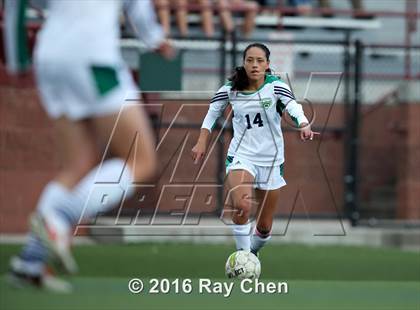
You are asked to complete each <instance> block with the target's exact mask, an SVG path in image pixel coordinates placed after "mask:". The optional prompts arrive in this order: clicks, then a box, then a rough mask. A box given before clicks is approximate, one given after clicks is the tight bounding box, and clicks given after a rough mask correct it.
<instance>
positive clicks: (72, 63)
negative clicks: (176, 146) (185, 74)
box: [5, 0, 173, 292]
mask: <svg viewBox="0 0 420 310" xmlns="http://www.w3.org/2000/svg"><path fill="white" fill-rule="evenodd" d="M25 2H26V1H23V0H22V1H16V0H11V1H6V6H5V8H6V14H5V16H6V20H5V23H6V27H5V28H6V35H5V39H6V46H7V53H6V55H7V56H8V65H9V66H8V68H9V71H11V72H16V71H18V69H19V68H20V66H19V65H18V64H17V63H16V60H20V58H19V57H14V55H13V52H16V53H19V49H18V45H16V44H14V43H15V42H17V40H18V38H19V35H18V33H16V32H15V26H17V22H18V21H22V18H21V17H22V16H23V15H22V14H23V13H22V10H25V7H24V5H25ZM48 9H49V14H48V19H47V20H46V22H45V24H44V26H43V29H42V30H41V32H40V33H39V36H38V40H37V45H36V47H35V52H34V69H35V74H36V81H37V85H38V89H39V92H40V95H41V99H42V100H41V101H42V105H43V106H44V108H45V110H46V112H47V113H48V115H49V116H50V117H51V118H52V119H53V121H54V127H55V131H56V133H57V135H58V137H57V143H58V145H57V146H58V150H57V151H58V153H59V156H60V160H61V169H60V171H59V173H58V175H56V177H55V178H54V179H53V180H51V181H50V182H49V183H48V184H47V185H46V186H45V188H44V190H43V192H42V194H41V196H40V198H39V201H38V205H37V207H36V211H35V212H34V214H33V215H32V217H31V219H30V223H31V233H30V235H29V239H28V241H27V243H26V244H25V246H24V247H23V249H22V251H21V253H20V254H19V255H18V256H16V257H13V258H12V260H11V264H10V270H11V272H10V274H9V279H10V280H11V282H12V283H13V284H15V285H16V286H24V285H27V284H33V285H36V286H39V287H43V288H47V289H51V290H55V291H62V292H67V291H70V290H71V286H70V285H69V283H67V282H65V281H63V280H60V279H58V278H55V277H53V276H52V275H50V274H49V272H48V271H47V270H48V268H47V265H48V263H49V262H50V261H51V259H52V261H53V262H58V263H59V264H60V265H61V267H62V269H63V270H64V271H67V272H68V273H74V272H76V271H77V265H76V262H75V260H74V258H73V256H72V253H71V251H70V244H71V240H72V235H73V229H74V226H75V225H76V224H77V223H79V221H80V220H81V217H83V220H89V219H91V218H94V217H95V216H96V215H97V214H98V213H100V212H105V211H107V210H108V209H109V208H112V207H114V205H115V204H116V203H118V202H120V199H121V195H124V194H125V195H128V194H130V193H132V189H130V185H131V184H132V183H133V182H142V181H145V180H147V179H149V178H150V177H152V176H153V174H154V171H155V166H156V156H155V145H154V138H153V134H152V131H151V128H150V125H149V122H148V119H147V116H146V114H145V112H144V110H143V109H142V107H141V106H140V105H138V104H131V105H129V106H128V107H124V100H125V99H126V97H127V95H128V94H129V93H130V92H131V93H132V92H135V91H136V86H135V84H134V82H133V80H132V78H131V76H130V73H129V70H128V69H127V67H126V66H125V64H124V63H123V59H122V56H121V53H120V46H119V38H120V31H119V14H120V10H121V9H123V10H124V12H125V13H126V15H127V18H128V19H129V21H130V22H131V23H132V25H133V27H134V28H135V30H136V31H137V34H138V37H139V38H140V39H141V40H142V41H143V42H144V43H145V44H146V45H147V46H148V47H150V48H151V49H154V50H157V51H158V52H160V53H161V54H162V55H164V56H166V57H171V56H172V54H173V50H172V48H171V46H170V45H169V44H168V42H167V41H166V40H165V37H164V33H163V31H162V29H161V27H160V25H159V24H158V23H157V21H156V16H155V12H154V10H153V7H152V4H151V3H150V1H148V0H138V1H137V0H127V1H118V0H107V1H100V0H89V1H85V0H72V1H51V2H50V3H49V7H48ZM21 28H22V27H21ZM22 29H23V28H22ZM14 61H15V63H13V62H14ZM117 119H118V125H117V126H115V125H116V121H117ZM114 126H115V127H114ZM111 134H112V138H110V136H111ZM136 135H137V138H138V139H137V140H136V143H137V150H136V152H135V154H134V155H133V158H131V160H130V161H127V162H126V156H127V155H128V154H129V149H130V146H131V144H132V143H133V138H134V137H135V136H136ZM108 140H109V145H108V150H109V151H110V152H111V153H112V154H113V155H114V156H115V158H112V159H106V160H103V161H101V158H102V155H103V154H102V152H100V151H98V148H97V145H98V144H102V145H106V143H108ZM45 147H49V146H45ZM134 167H135V169H134ZM97 180H101V181H105V182H106V181H114V180H117V182H118V183H119V184H117V185H116V186H111V187H108V188H104V189H103V192H101V193H91V190H92V188H93V185H94V184H95V182H96V181H97ZM90 193H91V194H90ZM92 195H93V196H94V197H92ZM95 195H97V196H98V197H95ZM105 195H106V203H104V201H102V200H101V197H104V196H105ZM88 198H89V202H88V204H86V201H87V200H88ZM95 198H97V199H95ZM85 204H86V205H85Z"/></svg>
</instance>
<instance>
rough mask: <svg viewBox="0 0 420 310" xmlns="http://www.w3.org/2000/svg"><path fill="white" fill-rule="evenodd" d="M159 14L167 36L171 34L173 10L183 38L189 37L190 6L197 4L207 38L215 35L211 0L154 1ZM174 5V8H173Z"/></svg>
mask: <svg viewBox="0 0 420 310" xmlns="http://www.w3.org/2000/svg"><path fill="white" fill-rule="evenodd" d="M154 2H155V5H156V10H157V14H158V17H159V20H160V23H161V24H162V27H163V29H164V32H165V34H166V35H167V36H169V35H170V33H171V16H170V11H171V8H172V9H173V10H174V12H175V19H176V25H177V27H178V30H179V33H180V35H181V36H187V35H188V34H189V30H188V4H189V3H192V4H197V5H199V6H200V14H201V24H202V27H203V31H204V33H205V34H206V36H208V37H211V36H213V35H214V25H213V20H212V9H211V3H210V0H194V1H189V3H188V1H187V0H172V1H170V0H154ZM171 4H172V6H171Z"/></svg>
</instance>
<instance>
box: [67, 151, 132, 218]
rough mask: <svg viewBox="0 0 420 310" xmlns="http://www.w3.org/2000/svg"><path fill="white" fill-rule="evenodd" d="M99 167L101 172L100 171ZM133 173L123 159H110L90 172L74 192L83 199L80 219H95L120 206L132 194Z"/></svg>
mask: <svg viewBox="0 0 420 310" xmlns="http://www.w3.org/2000/svg"><path fill="white" fill-rule="evenodd" d="M98 169H99V173H98ZM132 183H133V175H132V171H131V169H130V167H129V166H128V165H126V164H125V162H124V161H123V160H121V159H109V160H106V161H104V162H103V163H102V165H99V166H98V167H97V168H95V169H93V170H92V171H91V172H89V173H88V174H87V175H86V176H85V177H84V179H83V180H81V181H80V182H79V184H77V185H76V187H75V188H74V189H73V191H72V193H73V195H74V196H75V197H77V198H78V199H79V200H80V201H82V202H83V203H82V205H81V207H82V210H81V211H80V212H79V218H78V222H79V221H80V220H93V219H95V218H97V216H98V215H99V214H100V213H104V212H106V211H109V210H110V209H112V208H115V207H116V206H118V205H119V204H120V203H121V202H122V199H123V198H124V197H125V196H128V197H129V196H131V195H132V194H133V192H134V188H133V187H132Z"/></svg>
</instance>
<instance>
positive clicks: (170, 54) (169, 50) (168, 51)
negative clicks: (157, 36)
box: [156, 40, 176, 59]
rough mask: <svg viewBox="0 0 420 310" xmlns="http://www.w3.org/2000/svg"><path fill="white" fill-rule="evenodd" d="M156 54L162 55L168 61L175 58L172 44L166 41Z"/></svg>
mask: <svg viewBox="0 0 420 310" xmlns="http://www.w3.org/2000/svg"><path fill="white" fill-rule="evenodd" d="M156 52H157V53H159V54H160V55H162V56H163V57H164V58H166V59H174V58H175V55H176V53H175V50H174V48H173V47H172V45H171V43H170V42H169V41H168V40H164V41H163V42H162V43H161V44H160V45H159V46H158V48H157V49H156Z"/></svg>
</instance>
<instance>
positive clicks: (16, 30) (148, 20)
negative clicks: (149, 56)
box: [4, 0, 164, 72]
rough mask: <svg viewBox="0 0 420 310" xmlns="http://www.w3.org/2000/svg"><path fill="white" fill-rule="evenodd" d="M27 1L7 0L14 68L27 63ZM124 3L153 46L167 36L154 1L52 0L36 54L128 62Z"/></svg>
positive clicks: (8, 53) (9, 46)
mask: <svg viewBox="0 0 420 310" xmlns="http://www.w3.org/2000/svg"><path fill="white" fill-rule="evenodd" d="M25 4H27V1H25V0H6V4H5V11H6V13H5V36H4V39H5V46H6V56H7V57H6V60H7V64H8V69H9V71H10V72H17V71H19V70H20V69H21V68H23V67H24V64H21V63H22V62H23V61H24V60H25V59H23V57H22V55H23V54H24V53H23V52H24V48H25V42H23V41H22V39H23V38H24V37H25V34H24V31H25V28H24V22H25V19H24V16H25V13H24V12H25V9H26V5H25ZM121 6H123V7H124V11H125V12H126V14H127V16H128V18H129V21H130V22H131V23H132V25H133V28H134V29H135V30H136V32H137V35H138V37H139V38H140V39H141V40H142V41H143V42H144V43H145V44H146V45H147V46H148V47H149V48H151V49H154V48H156V47H158V45H159V44H160V43H161V42H162V41H163V40H164V33H163V30H162V28H161V26H160V25H159V24H158V23H157V19H156V15H155V12H154V8H153V4H152V3H151V1H150V0H124V1H120V0H106V1H103V0H71V1H49V2H48V18H47V21H46V22H45V24H44V25H43V28H42V30H41V31H40V33H39V36H38V38H37V47H36V51H35V53H36V58H37V60H43V59H45V60H47V61H50V62H53V61H55V60H56V59H57V60H59V61H62V60H63V59H64V60H66V61H68V62H69V63H71V62H72V60H73V61H74V60H76V61H86V62H90V63H97V64H98V63H101V64H106V65H115V64H118V63H120V62H121V61H122V58H121V53H120V47H119V39H120V33H119V26H118V24H119V16H120V15H119V14H120V11H121V10H120V9H121Z"/></svg>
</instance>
